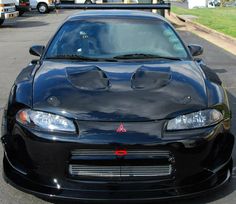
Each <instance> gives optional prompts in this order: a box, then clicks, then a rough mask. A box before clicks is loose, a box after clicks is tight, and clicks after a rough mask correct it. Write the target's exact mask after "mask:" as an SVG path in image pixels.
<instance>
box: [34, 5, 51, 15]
mask: <svg viewBox="0 0 236 204" xmlns="http://www.w3.org/2000/svg"><path fill="white" fill-rule="evenodd" d="M37 10H38V12H39V13H42V14H45V13H48V12H49V9H48V5H47V4H45V3H39V4H38V6H37Z"/></svg>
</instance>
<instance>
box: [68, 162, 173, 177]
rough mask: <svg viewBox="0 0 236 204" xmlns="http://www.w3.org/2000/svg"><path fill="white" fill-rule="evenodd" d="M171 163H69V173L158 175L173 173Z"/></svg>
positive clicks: (92, 175) (82, 174) (103, 175)
mask: <svg viewBox="0 0 236 204" xmlns="http://www.w3.org/2000/svg"><path fill="white" fill-rule="evenodd" d="M171 171H172V168H171V165H161V166H88V165H77V164H70V165H69V173H70V174H71V175H72V176H91V177H132V176H135V177H147V176H151V177H157V176H169V175H171Z"/></svg>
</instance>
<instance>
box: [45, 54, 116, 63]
mask: <svg viewBox="0 0 236 204" xmlns="http://www.w3.org/2000/svg"><path fill="white" fill-rule="evenodd" d="M46 59H69V60H81V61H111V62H114V61H117V60H116V59H113V58H111V59H109V58H108V59H106V58H92V57H86V56H82V55H55V56H51V57H46Z"/></svg>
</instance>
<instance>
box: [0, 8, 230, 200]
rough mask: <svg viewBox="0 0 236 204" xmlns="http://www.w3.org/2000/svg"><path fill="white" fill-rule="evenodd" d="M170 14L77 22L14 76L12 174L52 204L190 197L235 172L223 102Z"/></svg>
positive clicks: (8, 136) (7, 119)
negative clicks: (57, 201)
mask: <svg viewBox="0 0 236 204" xmlns="http://www.w3.org/2000/svg"><path fill="white" fill-rule="evenodd" d="M202 52H203V49H202V47H200V46H197V45H189V46H185V45H184V43H183V42H182V40H181V39H180V37H179V35H178V34H177V33H176V31H175V29H174V28H173V27H172V26H171V25H170V24H169V23H168V22H167V21H166V20H165V19H164V18H162V17H160V16H158V15H156V14H151V13H149V12H143V11H128V10H127V11H120V10H112V11H85V12H81V13H79V14H78V15H73V16H71V17H69V18H68V19H67V20H66V21H65V22H64V23H63V24H62V26H61V27H60V28H59V29H58V31H57V32H56V34H55V35H54V36H53V38H52V39H51V40H50V42H49V43H48V45H47V47H44V46H33V47H32V48H31V49H30V53H31V54H33V55H36V56H40V60H34V61H32V63H31V64H30V65H29V66H28V67H26V68H25V69H23V70H22V72H21V73H20V74H19V76H18V77H17V79H16V81H15V83H14V85H13V87H12V89H11V92H10V96H9V101H8V104H7V107H6V109H5V111H4V116H3V124H2V143H3V146H4V150H5V151H4V159H3V163H4V178H5V179H6V181H7V182H9V183H10V184H12V185H13V186H15V187H17V188H19V189H21V190H23V191H26V192H29V193H32V194H34V195H37V196H40V197H44V198H51V199H56V198H57V199H58V198H59V199H72V200H82V201H83V200H86V201H91V200H93V201H94V200H95V201H112V200H119V201H140V200H142V201H145V200H156V199H157V200H158V199H167V198H177V197H183V196H191V195H195V194H198V193H201V192H206V191H208V190H210V189H215V188H216V187H218V186H220V185H222V184H224V183H225V182H226V181H227V180H228V179H229V177H230V175H231V170H232V158H231V153H232V148H233V144H234V137H233V135H232V134H231V133H230V119H231V112H230V109H229V104H228V99H227V94H226V91H225V90H224V88H223V87H222V85H221V81H220V79H219V78H218V76H217V75H216V74H215V73H214V72H212V71H211V69H209V68H208V67H207V66H206V65H205V64H204V63H203V62H202V61H201V60H199V59H194V58H193V56H197V55H201V54H202Z"/></svg>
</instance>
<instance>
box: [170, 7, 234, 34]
mask: <svg viewBox="0 0 236 204" xmlns="http://www.w3.org/2000/svg"><path fill="white" fill-rule="evenodd" d="M172 12H174V13H176V14H179V15H194V16H197V17H198V19H196V20H195V21H196V22H198V23H200V24H202V25H205V26H207V27H209V28H212V29H214V30H217V31H219V32H222V33H224V34H226V35H230V36H232V37H236V8H233V7H231V8H214V9H212V8H211V9H210V8H197V9H184V8H180V7H177V6H173V7H172Z"/></svg>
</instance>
